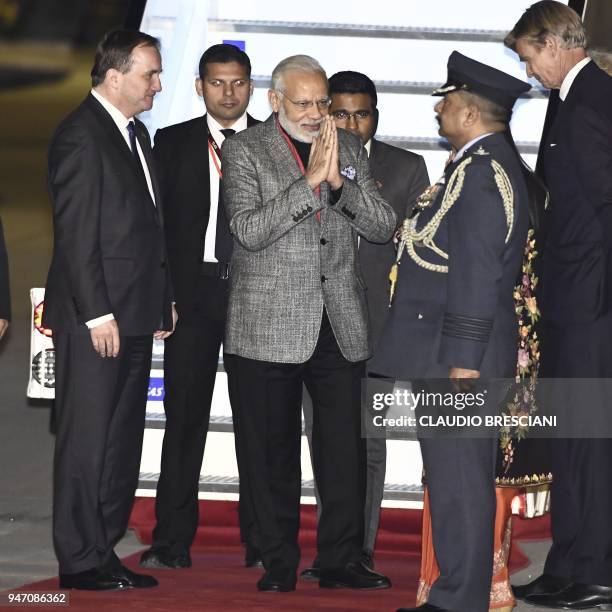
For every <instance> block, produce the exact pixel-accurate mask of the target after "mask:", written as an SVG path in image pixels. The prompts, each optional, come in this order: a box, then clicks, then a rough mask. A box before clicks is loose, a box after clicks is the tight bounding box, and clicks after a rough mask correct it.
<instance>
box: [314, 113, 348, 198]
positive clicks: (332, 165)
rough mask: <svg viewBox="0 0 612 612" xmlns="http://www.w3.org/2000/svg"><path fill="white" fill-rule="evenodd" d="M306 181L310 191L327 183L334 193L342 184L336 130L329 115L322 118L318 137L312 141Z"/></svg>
mask: <svg viewBox="0 0 612 612" xmlns="http://www.w3.org/2000/svg"><path fill="white" fill-rule="evenodd" d="M306 180H307V181H308V184H309V185H310V186H311V187H312V189H316V188H317V187H318V186H319V185H320V184H321V183H322V182H323V181H327V182H328V183H329V185H330V187H331V188H332V189H333V190H334V191H335V190H336V189H340V187H342V184H343V183H344V178H343V177H342V175H341V174H340V164H339V161H338V130H337V129H336V124H335V122H334V120H333V119H332V118H331V117H330V116H329V115H326V116H325V117H323V120H322V121H321V129H320V130H319V135H318V136H315V138H314V139H313V141H312V147H311V148H310V157H309V158H308V167H307V168H306Z"/></svg>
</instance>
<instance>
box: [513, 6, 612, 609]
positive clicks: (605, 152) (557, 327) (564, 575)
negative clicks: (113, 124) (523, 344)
mask: <svg viewBox="0 0 612 612" xmlns="http://www.w3.org/2000/svg"><path fill="white" fill-rule="evenodd" d="M505 44H506V45H507V46H508V47H510V48H512V49H514V50H515V51H516V53H518V55H519V57H520V58H521V60H522V61H524V62H525V66H526V69H527V74H528V75H529V76H535V77H536V78H537V79H538V80H539V81H540V82H541V83H542V85H544V86H545V87H548V88H550V89H559V98H560V100H561V102H560V104H559V108H558V111H557V115H556V117H555V120H554V123H553V125H552V127H551V130H550V133H549V135H548V138H547V140H546V142H545V144H544V148H543V153H542V155H543V160H542V161H543V168H544V178H545V181H546V184H547V186H548V189H549V192H550V213H549V217H550V218H549V227H548V242H547V245H546V255H545V257H544V267H543V270H542V281H543V282H542V288H543V293H542V313H543V315H544V321H545V324H546V325H545V329H544V330H543V332H544V334H543V344H542V374H543V375H544V376H547V377H549V378H559V379H561V378H563V379H572V378H585V379H587V378H588V379H593V378H600V379H609V378H611V377H612V341H611V340H612V284H611V282H612V264H611V260H610V252H611V251H612V214H611V205H612V103H611V100H612V78H611V77H610V76H609V75H607V74H606V73H605V72H604V71H603V70H601V69H600V68H598V67H597V65H596V64H595V63H594V62H593V61H591V60H590V59H589V58H588V57H587V54H586V45H587V40H586V35H585V31H584V27H583V25H582V23H581V21H580V18H579V16H578V15H577V14H576V13H575V12H574V11H573V10H572V9H570V8H568V7H567V6H565V5H564V4H562V3H560V2H552V1H550V0H547V1H545V2H538V3H536V4H534V5H533V6H531V7H530V8H528V9H527V10H526V11H525V13H524V14H523V16H522V17H521V18H520V19H519V21H518V22H517V23H516V25H515V26H514V28H513V29H512V31H511V32H510V33H509V34H508V36H507V37H506V39H505ZM602 385H605V382H604V383H602ZM590 386H591V389H593V390H595V388H596V385H594V384H591V385H590ZM565 389H566V390H567V386H566V387H565ZM568 391H569V393H568V394H566V393H565V392H564V393H563V394H562V395H563V401H564V403H563V406H564V407H566V406H568V404H567V402H569V401H573V402H574V404H573V405H572V406H571V408H570V410H575V408H576V407H579V408H580V409H581V411H583V416H582V419H583V421H584V422H588V421H589V412H588V410H589V409H591V408H593V409H597V410H599V409H601V408H603V409H605V407H606V405H607V404H608V403H609V401H610V398H609V393H606V390H605V389H604V390H603V391H602V396H603V397H602V399H601V400H600V401H595V403H594V404H592V405H588V404H587V402H586V401H585V398H584V397H583V396H582V397H581V396H578V397H575V396H576V392H575V391H574V392H573V393H572V389H571V388H570V389H569V390H568ZM569 394H572V397H570V396H569ZM606 395H607V396H608V397H606ZM608 431H609V428H608ZM551 447H552V459H553V466H552V468H553V469H552V471H553V474H554V479H553V485H552V490H551V518H552V536H553V543H552V547H551V549H550V551H549V553H548V557H547V559H546V565H545V566H544V573H543V574H542V576H540V577H538V578H537V579H536V580H534V581H532V582H531V583H529V584H527V585H522V586H520V587H515V594H516V596H517V597H519V598H521V599H523V598H524V599H526V601H527V602H529V603H532V604H533V605H538V606H540V605H541V606H546V607H555V608H564V609H584V608H590V607H596V606H597V607H599V606H602V607H601V609H602V610H603V609H612V522H611V521H610V517H611V516H612V440H610V439H604V438H599V439H595V437H594V438H592V439H587V438H575V439H560V440H554V441H553V444H552V445H551ZM603 606H605V607H603Z"/></svg>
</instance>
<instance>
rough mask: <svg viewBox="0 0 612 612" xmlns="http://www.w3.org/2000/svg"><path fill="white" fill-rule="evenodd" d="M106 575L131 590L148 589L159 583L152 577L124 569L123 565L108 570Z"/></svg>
mask: <svg viewBox="0 0 612 612" xmlns="http://www.w3.org/2000/svg"><path fill="white" fill-rule="evenodd" d="M108 573H109V574H110V575H111V576H114V577H115V578H118V579H119V580H122V581H124V582H126V583H127V586H128V588H131V589H150V588H151V587H156V586H157V585H158V584H159V582H157V579H156V578H153V576H148V575H147V574H137V573H136V572H133V571H132V570H131V569H129V568H127V567H125V565H119V566H115V567H113V568H111V569H109V570H108Z"/></svg>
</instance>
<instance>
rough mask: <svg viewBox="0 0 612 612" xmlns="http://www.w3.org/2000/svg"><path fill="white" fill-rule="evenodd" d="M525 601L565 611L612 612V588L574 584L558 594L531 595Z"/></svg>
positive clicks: (533, 604)
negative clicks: (611, 611)
mask: <svg viewBox="0 0 612 612" xmlns="http://www.w3.org/2000/svg"><path fill="white" fill-rule="evenodd" d="M525 601H526V602H527V603H528V604H531V605H532V606H542V607H544V608H561V609H563V610H589V609H593V608H594V609H597V610H612V587H609V586H599V585H597V584H579V583H574V584H571V585H570V586H568V587H567V588H565V589H563V590H562V591H559V592H558V593H553V594H548V595H530V596H529V597H527V599H525Z"/></svg>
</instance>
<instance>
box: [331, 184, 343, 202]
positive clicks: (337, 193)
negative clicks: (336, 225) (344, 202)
mask: <svg viewBox="0 0 612 612" xmlns="http://www.w3.org/2000/svg"><path fill="white" fill-rule="evenodd" d="M343 187H344V183H342V185H340V187H338V189H331V190H330V194H329V200H330V202H329V203H330V204H331V205H332V206H333V205H334V204H336V203H337V202H338V200H339V199H340V198H341V197H342V188H343Z"/></svg>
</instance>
